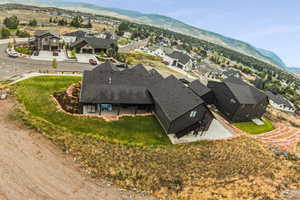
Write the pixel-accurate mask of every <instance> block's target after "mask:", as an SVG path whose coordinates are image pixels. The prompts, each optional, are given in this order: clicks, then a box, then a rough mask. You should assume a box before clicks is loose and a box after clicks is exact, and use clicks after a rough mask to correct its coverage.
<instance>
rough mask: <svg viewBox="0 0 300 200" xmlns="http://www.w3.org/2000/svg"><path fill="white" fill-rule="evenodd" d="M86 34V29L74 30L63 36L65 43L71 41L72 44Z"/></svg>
mask: <svg viewBox="0 0 300 200" xmlns="http://www.w3.org/2000/svg"><path fill="white" fill-rule="evenodd" d="M85 36H86V32H85V31H80V30H79V31H74V32H70V33H66V34H64V35H63V36H62V38H63V41H64V42H65V43H69V44H72V43H74V42H75V41H76V40H77V39H80V38H84V37H85Z"/></svg>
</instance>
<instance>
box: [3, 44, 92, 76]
mask: <svg viewBox="0 0 300 200" xmlns="http://www.w3.org/2000/svg"><path fill="white" fill-rule="evenodd" d="M2 43H3V41H1V40H0V81H1V80H5V79H7V78H9V77H11V76H13V75H16V74H21V73H28V72H31V71H39V70H54V69H53V68H52V66H51V61H42V60H32V59H30V58H10V57H8V56H7V54H6V53H5V50H6V47H7V44H2ZM92 68H94V66H91V65H89V64H83V63H69V62H58V67H57V70H58V71H84V70H91V69H92Z"/></svg>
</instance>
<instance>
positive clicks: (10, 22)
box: [3, 15, 19, 29]
mask: <svg viewBox="0 0 300 200" xmlns="http://www.w3.org/2000/svg"><path fill="white" fill-rule="evenodd" d="M3 24H4V25H5V26H6V27H7V28H9V29H16V28H18V26H19V20H18V17H17V16H15V15H14V16H12V17H6V18H5V19H4V21H3Z"/></svg>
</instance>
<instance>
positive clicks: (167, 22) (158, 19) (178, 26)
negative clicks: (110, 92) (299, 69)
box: [1, 0, 286, 69]
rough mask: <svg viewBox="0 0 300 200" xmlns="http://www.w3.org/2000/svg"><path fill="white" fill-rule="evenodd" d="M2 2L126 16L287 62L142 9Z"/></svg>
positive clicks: (50, 0)
mask: <svg viewBox="0 0 300 200" xmlns="http://www.w3.org/2000/svg"><path fill="white" fill-rule="evenodd" d="M1 3H2V4H3V3H21V4H25V5H34V6H53V7H58V8H64V9H72V10H79V11H88V12H92V13H94V14H104V15H108V16H113V17H119V18H124V19H127V20H128V19H129V20H133V21H137V22H140V23H145V24H150V25H154V26H159V27H162V28H165V29H169V30H172V31H176V32H180V33H183V34H187V35H190V36H193V37H197V38H199V39H203V40H206V41H209V42H212V43H215V44H218V45H221V46H224V47H226V48H230V49H233V50H236V51H238V52H241V53H243V54H246V55H249V56H252V57H255V58H257V59H260V60H262V61H265V62H268V63H270V64H273V65H275V66H277V67H280V68H283V69H286V65H285V64H284V62H283V61H282V60H281V59H280V57H279V56H277V55H276V54H275V53H274V52H271V51H269V50H263V49H260V48H256V47H254V46H252V45H251V44H249V43H247V42H243V41H240V40H237V39H234V38H230V37H227V36H223V35H221V34H219V33H215V32H212V31H206V30H203V29H200V28H198V27H195V26H192V25H188V24H186V23H184V22H181V21H180V20H177V19H174V18H172V17H168V16H164V15H159V14H153V13H150V14H146V13H142V12H139V11H131V10H125V9H120V8H106V7H101V6H98V5H94V4H90V3H81V2H66V1H63V0H62V1H61V0H2V2H1Z"/></svg>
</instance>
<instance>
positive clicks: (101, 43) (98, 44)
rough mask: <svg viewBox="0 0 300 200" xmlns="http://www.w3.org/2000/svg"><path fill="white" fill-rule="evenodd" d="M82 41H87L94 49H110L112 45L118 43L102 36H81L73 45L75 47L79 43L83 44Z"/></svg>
mask: <svg viewBox="0 0 300 200" xmlns="http://www.w3.org/2000/svg"><path fill="white" fill-rule="evenodd" d="M82 42H85V43H87V44H89V45H90V46H91V47H93V48H94V49H109V48H111V46H112V45H117V42H116V41H115V40H111V39H102V38H96V37H84V38H80V39H79V40H77V41H75V42H74V43H73V44H72V45H71V47H72V48H74V47H76V46H77V45H79V44H81V43H82Z"/></svg>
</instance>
